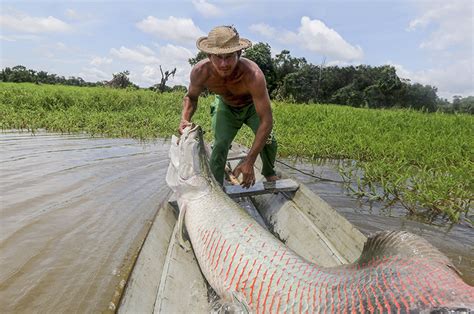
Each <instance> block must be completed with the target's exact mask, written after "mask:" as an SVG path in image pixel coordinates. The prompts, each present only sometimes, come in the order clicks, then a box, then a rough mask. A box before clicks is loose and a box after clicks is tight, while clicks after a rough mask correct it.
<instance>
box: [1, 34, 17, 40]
mask: <svg viewBox="0 0 474 314" xmlns="http://www.w3.org/2000/svg"><path fill="white" fill-rule="evenodd" d="M0 40H4V41H16V39H15V38H12V37H7V36H4V35H0Z"/></svg>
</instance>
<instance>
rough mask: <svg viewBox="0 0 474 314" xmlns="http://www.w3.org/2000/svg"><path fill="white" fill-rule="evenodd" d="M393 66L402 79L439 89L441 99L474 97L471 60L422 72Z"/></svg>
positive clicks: (397, 65) (459, 61)
mask: <svg viewBox="0 0 474 314" xmlns="http://www.w3.org/2000/svg"><path fill="white" fill-rule="evenodd" d="M388 63H389V64H391V63H390V62H388ZM392 65H393V66H394V67H395V69H396V70H397V75H398V76H399V77H400V78H407V79H410V81H411V82H412V83H420V84H423V85H431V86H435V87H437V88H438V96H439V97H442V98H447V99H448V100H452V97H453V96H454V95H460V96H463V97H467V96H472V95H474V79H473V76H472V73H473V71H472V68H473V65H472V63H471V60H469V59H462V60H457V61H453V63H452V64H451V65H449V66H446V67H437V68H431V69H427V70H420V71H410V70H409V69H406V68H405V67H404V66H402V65H400V64H392Z"/></svg>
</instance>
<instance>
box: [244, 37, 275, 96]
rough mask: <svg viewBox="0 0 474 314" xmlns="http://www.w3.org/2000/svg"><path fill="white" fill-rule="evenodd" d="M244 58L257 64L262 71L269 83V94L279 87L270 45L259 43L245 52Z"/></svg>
mask: <svg viewBox="0 0 474 314" xmlns="http://www.w3.org/2000/svg"><path fill="white" fill-rule="evenodd" d="M243 56H244V57H245V58H248V59H250V60H252V61H253V62H255V63H256V64H257V65H258V66H259V68H260V69H261V70H262V72H263V74H264V75H265V79H266V81H267V88H268V92H269V93H270V94H271V92H272V91H273V90H274V89H275V88H276V87H277V82H276V74H275V67H274V65H273V60H272V52H271V49H270V45H268V44H264V43H258V44H255V45H253V46H252V47H250V48H248V49H247V50H245V52H244V54H243Z"/></svg>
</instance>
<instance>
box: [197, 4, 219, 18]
mask: <svg viewBox="0 0 474 314" xmlns="http://www.w3.org/2000/svg"><path fill="white" fill-rule="evenodd" d="M193 5H194V8H196V10H197V11H198V12H199V13H200V14H201V15H202V16H204V17H218V16H220V15H222V11H221V9H219V8H218V7H216V6H215V5H213V4H211V3H209V2H207V1H206V0H193Z"/></svg>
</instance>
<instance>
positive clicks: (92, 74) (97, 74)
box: [79, 67, 112, 82]
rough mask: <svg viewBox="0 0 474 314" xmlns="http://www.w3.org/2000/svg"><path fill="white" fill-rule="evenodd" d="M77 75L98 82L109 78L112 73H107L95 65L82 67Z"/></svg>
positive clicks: (88, 80)
mask: <svg viewBox="0 0 474 314" xmlns="http://www.w3.org/2000/svg"><path fill="white" fill-rule="evenodd" d="M79 77H82V78H83V79H84V80H85V81H87V82H98V81H104V80H111V79H112V74H107V73H105V72H104V71H102V70H99V69H98V68H96V67H92V68H83V69H82V71H81V72H80V73H79Z"/></svg>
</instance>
